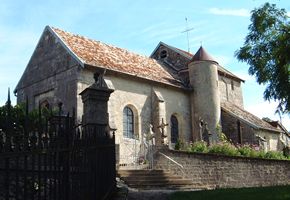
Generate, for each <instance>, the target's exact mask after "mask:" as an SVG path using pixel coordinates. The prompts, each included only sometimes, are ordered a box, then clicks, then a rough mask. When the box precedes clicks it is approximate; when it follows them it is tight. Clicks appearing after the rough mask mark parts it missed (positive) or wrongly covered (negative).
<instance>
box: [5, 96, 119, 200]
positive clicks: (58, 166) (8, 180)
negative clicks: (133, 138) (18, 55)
mask: <svg viewBox="0 0 290 200" xmlns="http://www.w3.org/2000/svg"><path fill="white" fill-rule="evenodd" d="M6 106H7V116H6V122H5V123H6V126H5V127H6V129H5V130H0V199H1V200H2V199H3V200H14V199H15V200H40V199H43V200H58V199H59V200H76V199H78V200H79V199H86V200H97V199H108V198H109V197H110V195H111V194H112V192H113V191H114V189H115V185H116V184H115V177H116V171H115V163H116V160H115V159H116V158H115V135H114V133H112V134H111V135H110V131H109V130H108V128H107V126H106V125H101V124H89V125H86V126H76V125H75V124H74V121H75V117H74V114H72V115H71V116H70V114H67V115H66V116H63V115H61V114H62V107H61V105H60V106H59V113H58V115H57V116H55V115H53V114H50V115H49V116H47V115H46V116H44V115H43V114H42V112H41V108H39V109H38V117H37V118H38V119H37V120H36V121H37V123H36V125H35V124H34V127H31V125H30V122H29V121H28V120H24V123H23V124H22V125H21V126H19V125H18V124H15V122H13V121H12V119H11V103H10V99H8V102H7V104H6ZM25 113H26V119H28V108H27V107H26V112H25Z"/></svg>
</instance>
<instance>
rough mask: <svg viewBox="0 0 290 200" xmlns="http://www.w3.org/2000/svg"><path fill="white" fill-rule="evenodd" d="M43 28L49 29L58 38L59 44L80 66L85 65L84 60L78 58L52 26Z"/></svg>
mask: <svg viewBox="0 0 290 200" xmlns="http://www.w3.org/2000/svg"><path fill="white" fill-rule="evenodd" d="M45 30H48V31H50V33H51V34H53V35H54V36H55V37H56V38H57V39H58V40H59V42H60V44H61V45H62V46H63V47H64V48H65V49H66V50H67V51H68V53H69V54H70V55H71V56H72V57H73V58H75V59H76V60H77V62H78V63H79V64H80V66H82V67H84V65H85V62H84V61H83V60H82V59H81V58H80V57H78V56H77V55H76V54H75V53H74V52H73V50H72V49H71V48H69V46H68V45H67V44H66V42H65V41H63V39H62V38H61V36H59V35H58V34H57V32H55V31H54V30H53V28H52V27H50V26H46V27H45Z"/></svg>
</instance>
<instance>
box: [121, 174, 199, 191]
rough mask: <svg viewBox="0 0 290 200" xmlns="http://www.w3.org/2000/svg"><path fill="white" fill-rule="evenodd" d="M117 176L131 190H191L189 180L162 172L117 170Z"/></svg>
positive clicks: (191, 186)
mask: <svg viewBox="0 0 290 200" xmlns="http://www.w3.org/2000/svg"><path fill="white" fill-rule="evenodd" d="M117 174H118V175H119V176H120V178H121V179H122V180H123V181H124V182H125V183H126V184H127V185H128V186H129V187H132V188H138V189H153V188H155V189H156V188H163V189H165V188H166V189H191V188H194V186H193V184H192V181H191V180H190V179H185V178H182V177H181V176H177V175H173V174H171V173H170V172H168V171H164V170H119V171H118V172H117Z"/></svg>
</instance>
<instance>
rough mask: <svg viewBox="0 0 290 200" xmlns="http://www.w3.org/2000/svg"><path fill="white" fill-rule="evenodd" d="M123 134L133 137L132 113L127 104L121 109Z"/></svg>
mask: <svg viewBox="0 0 290 200" xmlns="http://www.w3.org/2000/svg"><path fill="white" fill-rule="evenodd" d="M123 136H124V137H126V138H134V114H133V111H132V110H131V108H129V107H128V106H126V107H125V108H124V110H123Z"/></svg>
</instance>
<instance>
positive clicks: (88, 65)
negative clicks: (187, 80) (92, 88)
mask: <svg viewBox="0 0 290 200" xmlns="http://www.w3.org/2000/svg"><path fill="white" fill-rule="evenodd" d="M84 68H88V69H91V70H93V69H94V68H99V69H106V71H107V72H109V73H110V72H111V73H117V74H122V75H127V76H131V77H135V78H139V79H142V80H145V81H149V82H154V83H158V84H161V85H166V86H170V87H173V88H176V89H182V90H184V91H191V90H192V89H191V88H187V87H185V86H182V83H181V82H180V85H181V86H177V85H174V84H170V83H165V82H162V81H156V80H152V79H149V78H145V77H142V76H138V75H136V74H131V73H126V72H123V71H119V70H115V69H108V68H107V67H105V66H95V65H91V64H87V63H85V64H84Z"/></svg>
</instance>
